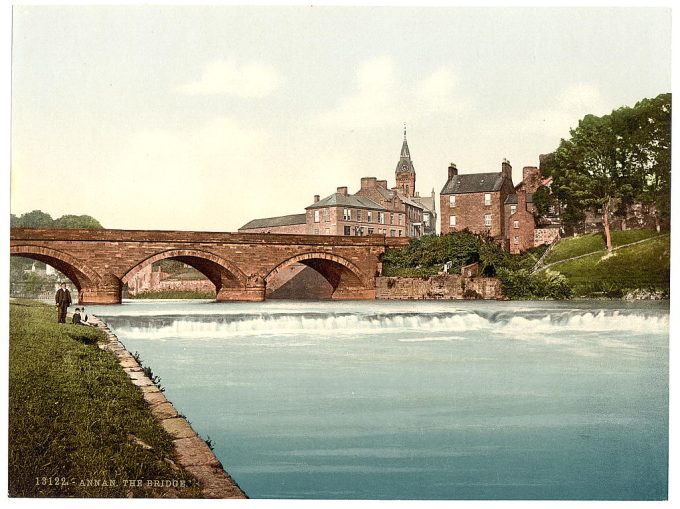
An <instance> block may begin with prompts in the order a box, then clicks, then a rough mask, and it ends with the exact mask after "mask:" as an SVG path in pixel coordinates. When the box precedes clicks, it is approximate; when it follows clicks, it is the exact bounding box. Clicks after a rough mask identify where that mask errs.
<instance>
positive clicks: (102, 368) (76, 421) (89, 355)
mask: <svg viewBox="0 0 680 509" xmlns="http://www.w3.org/2000/svg"><path fill="white" fill-rule="evenodd" d="M56 318H57V316H56V311H55V309H54V307H53V306H47V305H44V304H39V303H36V302H31V301H21V300H18V301H13V302H11V303H10V348H9V435H8V438H9V468H8V472H9V494H10V496H12V497H126V496H134V497H168V496H173V497H192V498H195V497H200V496H201V492H200V489H199V488H198V486H196V485H194V482H193V480H192V478H191V476H190V475H189V474H188V473H186V472H185V471H184V470H182V469H179V468H178V467H177V466H176V465H175V464H174V461H173V460H174V450H173V446H172V443H171V441H170V437H169V436H168V435H167V434H166V432H165V431H164V430H163V429H162V428H161V426H160V424H158V422H156V420H155V419H154V417H153V416H152V415H151V412H150V411H149V408H148V406H147V405H146V403H145V401H144V400H143V398H142V395H141V392H140V391H139V389H137V388H136V387H135V386H134V385H132V383H131V382H130V380H129V378H128V376H127V375H126V374H125V372H124V371H123V370H122V369H121V367H120V365H119V364H118V363H117V362H116V360H115V358H114V357H113V356H112V355H110V354H109V353H107V352H104V351H102V350H100V349H99V348H98V347H97V345H96V342H97V341H98V340H102V339H103V334H102V333H101V332H100V331H98V330H97V329H94V328H89V327H85V326H78V325H71V324H57V323H56ZM129 479H142V480H144V482H143V483H142V484H143V486H141V487H130V486H124V485H123V481H124V480H129ZM163 479H167V480H184V481H185V482H186V484H187V486H190V487H189V488H185V489H176V490H172V489H170V488H153V487H147V486H146V480H163ZM88 480H89V482H90V483H94V482H101V481H106V483H108V482H109V480H114V481H115V483H116V485H115V486H104V487H102V486H99V487H93V486H87V483H88ZM81 481H82V484H83V485H81Z"/></svg>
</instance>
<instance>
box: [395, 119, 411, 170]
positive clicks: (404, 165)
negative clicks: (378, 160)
mask: <svg viewBox="0 0 680 509" xmlns="http://www.w3.org/2000/svg"><path fill="white" fill-rule="evenodd" d="M395 171H396V172H397V173H402V172H408V173H415V170H414V169H413V162H412V161H411V152H410V151H409V149H408V142H407V141H406V124H404V142H403V143H402V144H401V155H400V156H399V162H398V163H397V169H396V170H395Z"/></svg>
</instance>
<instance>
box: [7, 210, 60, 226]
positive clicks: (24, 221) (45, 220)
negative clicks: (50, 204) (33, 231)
mask: <svg viewBox="0 0 680 509" xmlns="http://www.w3.org/2000/svg"><path fill="white" fill-rule="evenodd" d="M14 218H15V223H16V224H13V225H12V226H16V227H18V228H52V224H53V223H54V220H53V219H52V216H50V215H49V214H46V213H45V212H43V211H42V210H34V211H32V212H27V213H25V214H22V215H21V216H20V217H19V218H17V217H16V216H14ZM11 219H12V218H11V216H10V220H11Z"/></svg>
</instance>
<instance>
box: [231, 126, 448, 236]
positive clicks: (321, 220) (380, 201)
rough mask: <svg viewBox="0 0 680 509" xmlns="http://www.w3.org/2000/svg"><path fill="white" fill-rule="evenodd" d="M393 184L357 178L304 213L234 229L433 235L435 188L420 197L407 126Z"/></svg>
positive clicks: (316, 197)
mask: <svg viewBox="0 0 680 509" xmlns="http://www.w3.org/2000/svg"><path fill="white" fill-rule="evenodd" d="M395 183H396V185H395V186H394V187H392V188H391V189H390V188H389V187H388V185H387V180H378V178H377V177H364V178H362V179H361V184H360V188H359V190H358V191H357V192H356V193H355V194H353V195H352V194H349V193H348V191H347V187H346V186H342V187H338V188H337V190H336V192H335V193H333V194H331V195H329V196H326V197H325V198H323V199H320V197H319V195H315V196H314V203H312V204H311V205H309V206H308V207H306V208H305V210H306V213H305V214H292V215H288V216H279V217H270V218H264V219H255V220H253V221H250V222H249V223H247V224H245V225H243V226H242V227H241V228H239V232H243V233H294V234H307V235H374V234H379V235H386V236H388V237H420V236H421V235H423V234H424V233H435V230H436V221H437V213H436V207H435V201H436V200H435V197H434V189H433V190H432V196H431V197H429V198H428V197H422V198H421V197H420V195H419V194H418V193H417V192H416V190H415V185H416V172H415V168H414V166H413V161H412V160H411V153H410V150H409V147H408V142H407V141H406V129H404V140H403V142H402V146H401V152H400V155H399V162H398V163H397V166H396V169H395Z"/></svg>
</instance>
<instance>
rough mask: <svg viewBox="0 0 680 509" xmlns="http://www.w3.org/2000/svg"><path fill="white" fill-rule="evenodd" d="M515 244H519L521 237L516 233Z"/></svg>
mask: <svg viewBox="0 0 680 509" xmlns="http://www.w3.org/2000/svg"><path fill="white" fill-rule="evenodd" d="M515 244H519V237H518V236H517V235H515Z"/></svg>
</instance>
